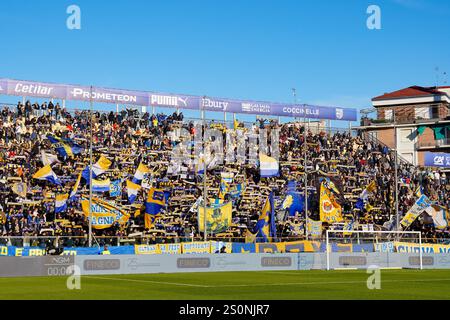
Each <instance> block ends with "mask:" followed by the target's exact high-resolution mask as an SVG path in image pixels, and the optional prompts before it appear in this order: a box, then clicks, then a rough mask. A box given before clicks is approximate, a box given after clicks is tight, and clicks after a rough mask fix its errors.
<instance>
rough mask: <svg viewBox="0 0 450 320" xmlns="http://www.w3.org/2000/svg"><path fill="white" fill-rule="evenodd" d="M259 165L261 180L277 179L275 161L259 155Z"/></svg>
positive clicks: (276, 164) (277, 172)
mask: <svg viewBox="0 0 450 320" xmlns="http://www.w3.org/2000/svg"><path fill="white" fill-rule="evenodd" d="M259 165H260V170H261V178H270V177H278V175H279V165H278V161H277V160H276V159H274V158H271V157H269V156H267V155H265V154H260V155H259Z"/></svg>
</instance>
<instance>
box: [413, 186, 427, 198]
mask: <svg viewBox="0 0 450 320" xmlns="http://www.w3.org/2000/svg"><path fill="white" fill-rule="evenodd" d="M415 193H416V197H417V198H420V197H421V196H423V195H424V194H425V193H424V190H423V187H422V186H421V185H420V186H418V187H417V189H416V192H415Z"/></svg>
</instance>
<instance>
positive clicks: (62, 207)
mask: <svg viewBox="0 0 450 320" xmlns="http://www.w3.org/2000/svg"><path fill="white" fill-rule="evenodd" d="M67 199H69V194H68V193H64V194H57V195H56V197H55V213H61V212H64V211H66V210H67Z"/></svg>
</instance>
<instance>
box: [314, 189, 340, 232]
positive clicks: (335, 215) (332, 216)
mask: <svg viewBox="0 0 450 320" xmlns="http://www.w3.org/2000/svg"><path fill="white" fill-rule="evenodd" d="M319 211H320V221H322V222H327V223H329V224H332V223H335V222H341V221H342V207H341V206H340V205H339V204H338V203H337V202H336V200H335V198H334V196H333V194H332V193H331V191H330V190H329V189H327V188H326V187H325V184H324V183H322V184H321V185H320V210H319Z"/></svg>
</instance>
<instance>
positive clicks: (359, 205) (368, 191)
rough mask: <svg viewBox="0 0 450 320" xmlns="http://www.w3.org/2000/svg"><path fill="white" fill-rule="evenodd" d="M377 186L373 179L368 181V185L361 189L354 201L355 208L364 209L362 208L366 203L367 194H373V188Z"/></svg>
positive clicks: (367, 199)
mask: <svg viewBox="0 0 450 320" xmlns="http://www.w3.org/2000/svg"><path fill="white" fill-rule="evenodd" d="M376 188H377V184H376V183H375V180H374V181H372V182H371V183H369V185H368V186H367V187H366V188H365V189H364V190H363V192H362V193H361V195H360V196H359V198H358V201H357V202H356V205H355V206H356V208H357V209H359V210H361V211H362V210H364V208H365V207H366V206H367V205H368V201H369V196H370V195H371V194H373V192H374V191H375V189H376Z"/></svg>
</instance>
